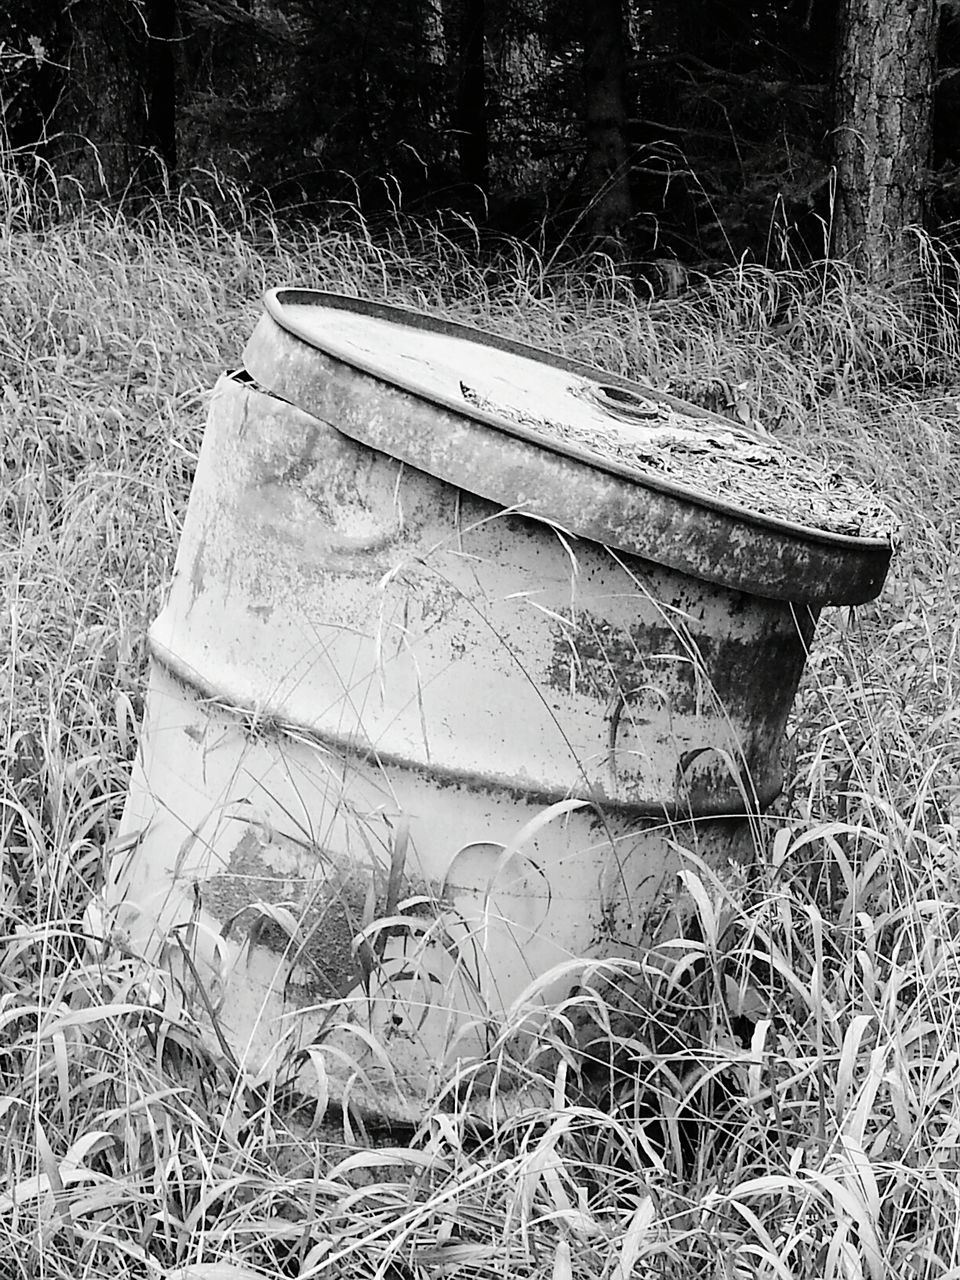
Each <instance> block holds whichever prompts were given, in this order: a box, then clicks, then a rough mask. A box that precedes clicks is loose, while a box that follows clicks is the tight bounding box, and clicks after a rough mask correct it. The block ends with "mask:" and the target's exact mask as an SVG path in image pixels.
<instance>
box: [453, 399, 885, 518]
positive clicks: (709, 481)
mask: <svg viewBox="0 0 960 1280" xmlns="http://www.w3.org/2000/svg"><path fill="white" fill-rule="evenodd" d="M460 392H461V394H462V396H463V398H464V400H465V401H466V403H467V404H468V405H471V406H472V407H473V408H475V409H479V410H480V411H481V412H483V413H488V414H491V415H492V416H494V417H497V418H501V419H503V420H504V421H506V422H510V423H512V424H514V425H517V426H520V427H523V428H524V429H525V430H527V431H531V432H533V433H535V434H537V435H540V436H542V437H543V441H544V443H545V444H547V445H549V444H550V443H551V442H555V443H561V444H563V445H566V446H571V445H573V446H574V447H576V448H579V449H584V450H586V451H587V452H588V453H590V454H592V455H594V457H595V458H596V460H597V462H599V463H600V464H601V465H602V464H603V463H604V462H615V463H617V464H618V465H619V466H622V467H627V468H629V469H630V470H633V471H636V472H637V475H638V478H639V479H649V478H651V477H652V476H658V477H661V478H669V479H670V480H672V481H674V482H675V483H676V484H680V485H683V486H684V487H687V488H690V489H696V490H704V491H706V492H707V493H709V494H710V495H711V496H712V497H714V498H719V499H721V500H723V501H726V502H729V503H731V504H734V505H736V506H740V507H743V508H744V509H745V510H748V511H751V512H753V513H755V514H758V515H763V516H767V517H768V518H772V519H777V520H786V521H789V522H791V523H792V524H800V525H804V526H806V527H808V528H811V529H820V530H823V531H824V532H826V533H840V534H846V535H848V536H850V537H858V538H879V539H886V540H890V539H892V538H893V535H894V531H895V529H896V523H897V522H896V519H895V517H894V515H893V513H892V512H891V511H890V510H889V508H888V507H886V505H885V504H884V503H883V502H882V501H881V500H880V499H879V498H877V497H875V496H874V495H873V494H871V493H870V492H869V490H867V489H866V488H865V487H864V486H862V485H859V484H857V483H856V482H854V481H852V480H850V479H848V478H847V477H845V476H843V475H841V474H840V473H839V472H838V471H828V470H827V469H826V468H825V467H823V466H821V465H820V464H818V463H817V462H816V461H814V460H813V459H811V458H807V457H805V456H804V455H803V454H802V453H800V452H799V451H797V450H794V449H788V448H786V447H785V446H784V445H783V444H781V443H780V442H779V441H777V440H775V439H774V438H773V437H771V436H763V435H761V434H760V433H759V432H754V431H750V430H747V429H744V428H742V427H740V426H738V425H736V424H734V423H732V422H731V423H730V425H729V427H727V426H726V425H725V424H724V423H722V422H720V421H717V420H716V419H713V418H706V417H704V418H700V417H694V416H693V415H691V414H689V413H685V412H683V411H682V410H680V409H677V408H676V407H674V406H673V405H671V404H668V403H665V402H662V401H657V400H656V399H653V398H651V399H649V400H640V398H639V397H637V396H633V395H631V394H630V393H629V392H625V391H623V390H622V389H621V388H618V387H613V386H610V387H608V386H605V385H603V384H600V383H597V384H595V385H594V386H592V387H590V386H587V387H580V386H576V385H570V386H569V387H568V393H569V396H570V401H569V402H568V403H570V404H575V398H576V397H579V398H581V399H583V400H585V401H587V402H590V401H594V402H596V403H597V407H598V408H600V409H601V410H602V411H603V415H604V418H603V420H601V421H595V420H590V419H589V418H587V417H585V416H584V415H582V414H577V413H575V412H570V411H569V410H568V411H567V412H566V413H563V414H562V416H561V415H559V414H558V415H557V416H553V415H551V416H550V417H545V416H542V415H539V414H535V413H532V412H531V411H530V410H529V409H525V408H521V407H517V406H516V404H510V403H504V402H501V401H498V400H496V399H494V398H493V397H492V396H490V395H488V394H485V393H484V392H483V391H482V390H480V389H478V387H476V386H471V385H470V384H468V383H467V382H465V381H461V382H460ZM654 394H655V393H651V395H654Z"/></svg>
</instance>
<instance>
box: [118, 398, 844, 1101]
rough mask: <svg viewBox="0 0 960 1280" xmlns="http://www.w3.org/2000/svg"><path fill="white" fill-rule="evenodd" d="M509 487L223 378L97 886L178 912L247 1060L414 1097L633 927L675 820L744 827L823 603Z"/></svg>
mask: <svg viewBox="0 0 960 1280" xmlns="http://www.w3.org/2000/svg"><path fill="white" fill-rule="evenodd" d="M343 394H344V384H343V383H342V382H339V383H338V384H337V395H338V396H342V395H343ZM379 411H380V409H379V407H378V404H372V405H371V412H379ZM420 412H421V413H422V414H424V415H428V421H427V422H426V423H425V424H424V427H423V430H424V432H425V433H428V432H429V429H430V423H429V413H430V406H429V405H428V404H427V403H424V404H422V405H421V406H420ZM510 505H511V504H510V503H509V502H507V501H503V502H500V503H497V502H495V501H493V500H492V499H490V498H483V497H479V496H477V495H476V494H475V493H472V492H469V491H467V490H465V489H462V488H459V487H458V486H456V485H455V484H452V483H450V482H449V481H447V480H444V479H441V478H438V477H437V476H435V475H432V474H429V473H428V472H427V471H425V470H420V469H418V468H416V467H415V466H412V465H411V464H410V463H409V462H403V461H400V460H398V459H396V458H394V457H392V456H390V455H389V454H388V453H385V452H381V451H378V450H377V449H375V448H371V447H369V446H368V445H366V444H364V443H361V442H358V441H356V440H354V439H351V438H349V437H348V436H347V435H344V434H342V433H341V432H340V431H339V430H338V429H337V426H336V423H335V422H330V421H323V420H321V419H320V418H318V417H314V416H311V415H310V414H308V413H306V412H304V411H303V410H302V409H299V408H296V407H294V406H293V405H290V404H288V403H285V402H284V401H283V400H280V399H278V398H277V397H276V396H273V395H269V394H266V393H265V392H264V391H262V390H260V389H258V388H257V387H255V386H253V385H251V383H250V381H249V380H248V379H244V378H243V377H226V378H224V379H222V380H221V381H220V383H219V384H218V386H217V389H216V392H215V395H214V397H213V401H212V404H211V410H210V417H209V422H208V427H207V431H206V433H205V437H204V443H203V449H202V452H201V457H200V462H199V465H198V468H197V473H196V479H195V483H194V489H193V493H192V495H191V501H190V508H189V511H188V514H187V519H186V522H185V525H184V529H183V534H182V539H181V545H180V548H179V552H178V557H177V564H176V568H175V572H174V577H173V582H172V584H171V588H170V593H169V597H168V600H167V602H166V604H165V606H164V609H163V610H162V612H161V614H160V616H159V617H158V618H157V620H156V622H155V623H154V625H153V627H152V628H151V634H150V646H151V652H152V665H151V676H150V688H149V691H148V697H147V716H146V720H145V724H144V729H143V734H142V741H141V749H140V753H139V755H138V759H137V762H136V765H135V768H134V772H133V776H132V778H131V783H130V792H129V796H128V800H127V805H126V808H125V812H124V818H123V822H122V826H121V831H120V833H119V838H120V840H121V842H123V841H124V840H125V839H126V840H130V839H131V838H132V837H133V836H134V835H136V837H137V838H136V840H135V842H134V844H135V848H134V850H133V852H132V854H131V855H130V856H127V857H125V858H122V859H120V858H118V859H117V860H115V863H114V866H113V868H112V873H111V877H110V883H109V885H108V890H107V894H106V898H107V902H106V907H107V910H108V912H111V913H112V914H113V917H114V922H115V924H116V925H117V927H118V928H122V929H123V930H124V931H125V932H126V936H127V938H128V942H129V945H130V946H131V947H132V948H133V949H134V950H136V951H139V952H141V953H143V954H144V955H146V956H148V957H153V958H156V957H166V958H168V959H170V961H171V964H173V963H174V962H175V961H176V956H177V954H178V951H180V950H182V946H183V944H184V940H188V941H189V947H190V949H191V955H192V963H193V969H192V971H189V972H188V971H187V969H185V968H184V966H181V967H180V968H179V969H178V970H177V972H178V974H179V978H180V981H181V982H182V983H183V987H184V991H185V994H186V996H187V997H188V998H189V997H190V995H191V992H190V981H189V980H190V979H192V977H193V975H196V976H197V977H198V978H199V980H200V981H201V982H202V983H203V984H204V989H205V994H206V996H207V1000H206V1001H205V1000H204V999H203V998H202V996H201V993H197V992H193V993H192V994H193V996H194V997H195V998H196V1008H197V1011H198V1012H199V1013H201V1014H202V1013H203V1011H204V1008H205V1007H206V1005H207V1004H210V1005H212V1006H214V1007H215V1008H216V1012H217V1017H218V1021H219V1023H220V1029H221V1032H222V1033H224V1034H225V1035H226V1036H227V1037H228V1039H229V1042H230V1043H231V1044H232V1045H233V1046H234V1047H235V1051H236V1052H237V1054H238V1056H239V1057H240V1058H241V1059H242V1061H243V1062H244V1064H245V1065H247V1066H248V1067H249V1068H250V1069H253V1070H258V1071H259V1070H270V1069H273V1068H277V1067H279V1065H280V1063H281V1062H282V1061H283V1060H286V1059H289V1058H290V1055H291V1054H293V1053H295V1052H296V1051H298V1050H303V1049H304V1048H306V1047H308V1046H310V1045H313V1044H316V1045H319V1051H322V1052H323V1054H324V1056H325V1062H326V1069H327V1074H328V1077H329V1081H330V1088H331V1091H332V1096H334V1097H338V1096H339V1097H343V1096H344V1095H345V1094H347V1093H349V1094H350V1096H351V1097H352V1099H353V1100H354V1101H355V1102H357V1103H358V1104H359V1105H361V1106H363V1107H365V1108H367V1109H369V1110H372V1111H376V1112H379V1113H381V1114H383V1115H386V1116H392V1117H396V1118H400V1117H402V1118H406V1119H415V1118H417V1117H419V1115H420V1114H421V1113H422V1110H423V1108H424V1106H425V1105H426V1102H427V1100H428V1099H429V1098H430V1097H431V1096H432V1093H433V1090H434V1088H435V1087H436V1085H437V1083H438V1081H439V1080H440V1079H441V1078H442V1076H443V1073H444V1072H445V1071H449V1070H450V1069H451V1068H452V1067H455V1065H456V1063H457V1062H458V1061H461V1062H463V1061H467V1062H471V1061H476V1060H477V1059H478V1058H482V1056H483V1055H484V1054H485V1053H486V1052H487V1050H488V1047H489V1044H490V1043H491V1038H492V1037H494V1036H495V1033H496V1029H497V1027H498V1025H499V1023H500V1021H502V1018H503V1016H504V1012H505V1010H507V1009H508V1008H509V1007H510V1005H511V1004H512V1003H513V1002H514V1001H516V1000H518V999H521V998H522V997H523V994H524V992H525V991H526V990H527V988H528V987H529V986H530V984H531V983H537V982H539V983H540V984H541V986H542V992H541V995H542V996H544V997H547V996H550V995H551V994H566V987H565V986H564V984H569V981H570V979H569V976H565V977H561V978H557V979H556V982H558V983H559V984H560V986H559V987H556V989H554V988H552V987H551V985H550V984H551V981H553V980H552V979H550V977H549V975H550V974H551V973H552V972H553V971H554V969H555V968H556V967H557V966H565V965H566V966H568V962H569V961H571V960H572V959H575V958H581V957H583V958H590V957H597V958H616V957H623V956H631V955H636V954H637V951H638V948H640V947H642V946H643V945H645V944H646V943H648V942H649V941H650V940H651V939H652V938H653V937H654V936H655V935H656V934H657V931H658V929H659V928H660V927H661V925H662V922H663V920H664V918H665V916H667V915H668V914H669V913H670V910H671V908H672V906H673V905H674V903H675V899H676V892H675V881H676V872H677V870H678V868H679V867H680V866H681V865H682V858H681V854H680V853H679V852H678V850H680V849H684V848H686V849H691V850H693V851H695V852H696V853H697V854H698V855H699V856H700V857H702V858H703V859H704V860H705V861H706V862H707V863H708V864H709V865H711V866H714V867H718V868H722V867H723V866H724V865H725V864H726V862H727V860H728V859H730V858H742V857H744V856H749V854H750V852H751V850H752V847H753V844H752V826H751V824H752V823H754V822H755V820H756V817H757V815H758V814H759V813H760V812H761V811H762V810H763V808H764V807H765V806H766V805H767V804H769V803H770V801H771V800H772V799H773V797H774V796H775V795H776V794H777V792H778V790H779V787H780V783H781V778H780V768H779V762H778V751H779V740H780V736H781V733H782V730H783V725H784V722H785V720H786V717H787V714H788V712H789V710H790V707H791V704H792V700H793V695H794V692H795V689H796V685H797V682H798V680H799V678H800V674H801V672H802V669H803V664H804V658H805V655H806V652H807V648H808V646H809V643H810V641H811V639H812V635H813V630H814V626H815V623H816V615H817V609H818V607H819V605H818V603H816V602H815V601H814V602H810V603H807V604H802V605H795V604H793V603H791V602H790V601H789V600H784V599H775V598H771V597H765V596H751V595H749V594H748V593H746V592H744V591H742V590H740V589H738V588H737V587H736V586H734V585H729V584H727V585H723V584H717V583H715V582H705V581H701V580H698V579H697V578H695V577H693V576H691V575H689V574H685V573H681V572H677V571H676V570H675V569H671V568H664V567H663V566H662V565H660V564H658V563H655V562H654V561H653V560H652V559H647V558H644V557H641V556H639V555H635V554H631V553H629V552H627V551H624V550H619V551H616V552H612V551H610V550H608V549H607V548H606V547H604V546H603V545H601V544H600V543H599V542H597V541H595V540H591V539H590V538H585V537H578V536H576V533H575V531H570V530H559V529H556V528H554V527H552V526H551V525H550V524H549V523H545V522H543V521H541V520H536V519H533V518H531V517H529V516H526V515H523V514H519V513H517V512H516V511H511V510H509V507H510ZM683 536H684V538H685V537H686V535H685V534H684V535H683ZM548 817H549V819H550V820H549V821H547V820H546V818H548ZM558 972H559V970H558ZM564 972H566V970H564Z"/></svg>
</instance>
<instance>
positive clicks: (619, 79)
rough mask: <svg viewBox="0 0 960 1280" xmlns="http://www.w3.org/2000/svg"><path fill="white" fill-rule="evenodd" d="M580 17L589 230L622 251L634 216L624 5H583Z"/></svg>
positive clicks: (603, 1) (586, 1)
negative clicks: (581, 20)
mask: <svg viewBox="0 0 960 1280" xmlns="http://www.w3.org/2000/svg"><path fill="white" fill-rule="evenodd" d="M582 13H583V81H584V133H585V141H586V148H587V151H586V168H587V183H588V196H589V199H590V205H589V209H588V214H587V226H588V227H589V229H590V232H591V234H592V235H593V236H594V237H595V238H596V239H597V240H600V241H604V242H606V244H608V245H612V246H615V247H620V246H622V245H623V238H624V233H625V231H626V228H627V224H628V223H629V221H630V219H631V217H632V216H633V201H632V199H631V196H630V165H629V154H628V151H627V101H626V99H627V58H626V40H625V36H624V14H623V0H583V10H582Z"/></svg>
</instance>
